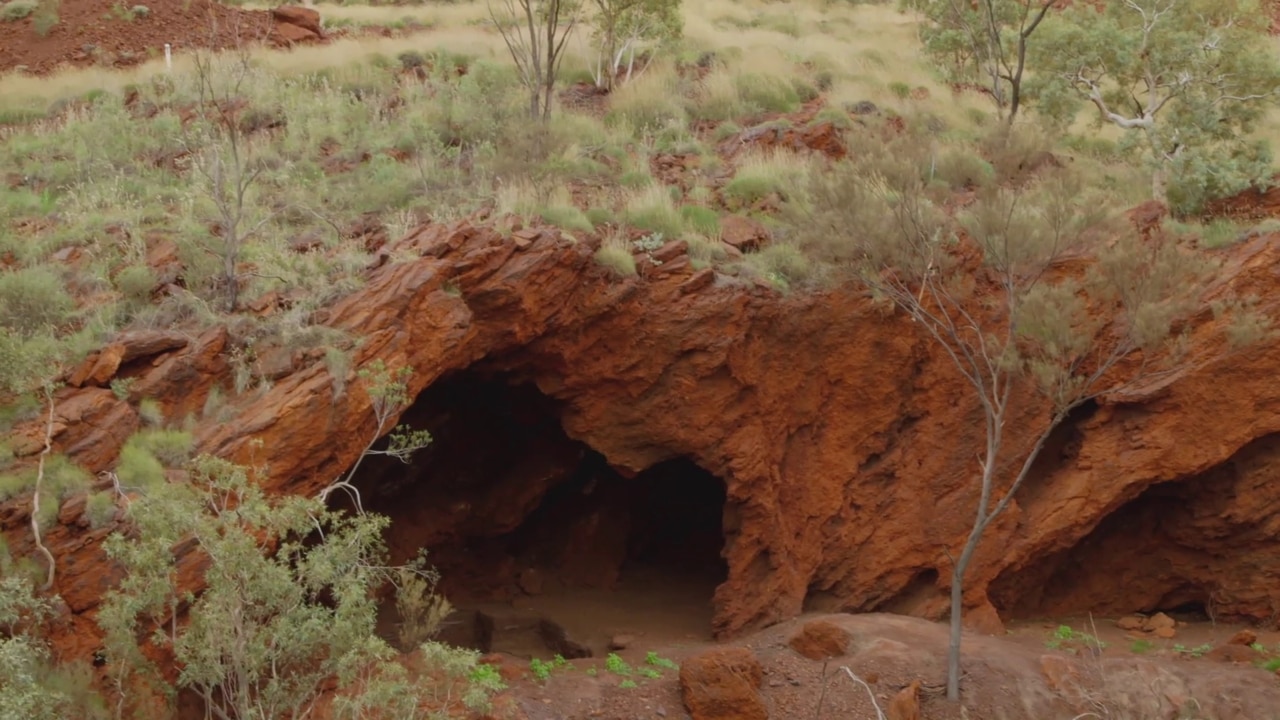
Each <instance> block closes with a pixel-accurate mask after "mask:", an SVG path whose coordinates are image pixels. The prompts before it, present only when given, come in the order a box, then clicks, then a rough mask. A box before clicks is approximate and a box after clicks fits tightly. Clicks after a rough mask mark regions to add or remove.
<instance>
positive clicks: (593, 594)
mask: <svg viewBox="0 0 1280 720" xmlns="http://www.w3.org/2000/svg"><path fill="white" fill-rule="evenodd" d="M559 412H560V411H559V408H558V406H557V404H556V403H555V402H554V401H552V400H551V399H549V398H547V397H546V396H544V395H542V394H541V393H540V392H539V391H538V390H537V389H536V388H535V387H534V386H533V385H532V384H531V383H521V382H519V381H518V379H516V378H512V377H509V376H504V375H501V374H489V373H484V372H482V371H476V370H468V371H463V372H459V373H455V374H452V375H449V376H446V377H443V378H441V379H440V380H438V381H437V382H436V383H434V384H433V385H432V386H431V387H429V388H428V389H427V390H425V391H424V392H423V393H422V394H421V395H420V396H419V397H418V398H417V400H416V401H415V403H414V405H413V406H412V407H411V408H410V409H409V410H408V411H407V412H406V413H405V415H404V417H403V418H402V419H401V422H402V423H406V424H408V425H411V426H412V427H413V428H415V429H427V430H429V431H430V432H431V435H432V443H431V445H430V446H428V447H427V448H425V449H423V450H421V451H419V452H418V453H416V454H415V455H414V457H413V460H412V462H411V464H407V465H406V464H403V463H400V462H398V461H395V460H393V459H388V458H385V457H377V456H373V457H370V458H367V459H366V460H365V462H364V464H363V465H362V466H361V468H360V471H359V473H358V475H357V478H356V480H355V484H356V485H357V486H358V487H359V488H360V491H361V495H362V498H363V502H364V505H365V508H366V509H368V510H371V511H374V512H379V513H382V514H385V515H387V516H388V517H390V518H391V527H390V529H389V530H388V536H387V540H388V545H389V547H390V550H391V554H392V561H393V562H401V561H404V560H406V559H409V558H411V557H413V556H414V555H415V554H416V553H417V552H418V550H419V549H420V548H425V549H426V550H427V552H428V557H427V559H428V562H429V563H430V564H431V565H432V566H434V567H435V568H436V569H437V570H438V571H439V572H440V576H441V580H440V583H439V590H440V591H441V592H442V593H443V594H444V595H445V596H446V597H447V598H448V599H449V601H450V602H451V603H452V604H453V605H454V607H455V608H457V610H456V611H455V612H454V613H453V614H452V615H451V616H450V617H449V619H448V620H447V621H446V623H445V626H444V629H443V631H442V633H441V635H440V639H442V640H446V641H448V642H450V643H454V644H457V645H461V646H464V647H472V648H475V649H478V650H482V651H485V652H496V651H502V652H508V653H512V654H514V655H518V656H526V657H541V658H544V659H549V658H551V657H553V656H554V655H556V654H562V655H564V656H566V657H573V656H584V655H586V654H591V655H593V656H601V655H604V654H605V653H607V652H608V651H609V648H610V645H611V643H612V642H613V641H616V640H619V639H620V638H621V639H623V640H624V641H625V638H624V637H623V636H628V637H629V638H630V639H631V640H632V641H633V642H636V643H643V644H649V643H651V642H662V643H667V644H670V643H672V642H680V641H683V640H704V639H707V638H709V637H710V632H711V619H712V604H711V600H712V595H713V593H714V592H715V589H716V587H717V586H718V585H719V584H720V583H722V582H723V581H724V580H725V578H726V574H727V568H726V566H725V563H724V561H723V560H722V558H721V552H722V548H723V545H724V522H723V521H724V515H725V512H726V507H725V491H724V484H723V483H722V482H721V481H720V480H719V479H718V478H716V477H714V476H713V475H711V474H710V473H708V472H706V471H705V470H702V469H701V468H699V467H698V466H696V465H695V464H693V463H692V462H690V461H688V460H685V459H673V460H668V461H666V462H663V463H660V464H658V465H656V466H654V467H651V468H648V469H647V470H645V471H643V472H641V473H639V474H636V475H634V476H633V477H626V476H624V475H623V474H620V473H619V472H617V471H616V470H614V469H613V468H611V467H610V466H609V464H608V462H607V461H606V459H605V458H604V457H603V456H602V455H601V454H600V453H598V452H595V451H594V450H592V449H591V448H589V447H587V446H586V445H584V444H582V443H580V442H577V441H575V440H572V439H570V438H569V437H567V436H566V434H565V432H564V430H563V428H562V426H561V423H560V420H559ZM398 624H399V620H398V613H397V612H396V609H395V606H394V602H393V601H392V600H390V599H388V600H387V601H385V602H384V604H383V608H382V618H381V627H380V630H381V631H382V633H383V634H384V635H385V636H386V637H387V639H388V640H391V641H393V642H395V636H396V628H397V627H398Z"/></svg>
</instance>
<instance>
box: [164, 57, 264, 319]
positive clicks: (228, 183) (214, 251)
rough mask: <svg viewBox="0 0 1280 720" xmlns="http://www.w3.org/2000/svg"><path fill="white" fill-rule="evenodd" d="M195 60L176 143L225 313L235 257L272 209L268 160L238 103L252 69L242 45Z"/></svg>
mask: <svg viewBox="0 0 1280 720" xmlns="http://www.w3.org/2000/svg"><path fill="white" fill-rule="evenodd" d="M191 57H192V61H193V62H194V64H195V67H194V70H193V73H192V75H191V80H192V81H193V82H194V83H195V88H194V91H195V92H194V94H195V96H196V104H195V108H194V117H193V118H192V120H191V121H190V122H189V123H186V124H184V125H183V126H182V130H181V144H182V147H183V150H184V151H185V152H186V153H188V154H189V155H190V157H191V169H192V171H193V176H192V179H193V181H194V186H195V188H194V189H195V193H194V196H193V197H192V199H191V202H192V204H193V206H194V207H195V208H196V210H197V214H198V215H202V216H205V217H207V218H208V220H210V221H211V222H210V223H209V230H210V232H211V234H212V235H213V236H214V240H213V242H205V241H203V240H196V239H194V238H193V239H192V240H193V242H195V244H196V245H197V246H198V247H199V248H200V249H201V250H202V251H203V252H204V253H206V254H207V255H209V256H211V257H212V258H214V259H216V261H217V263H218V265H219V266H220V267H219V269H218V271H217V272H216V274H215V277H216V281H215V284H216V285H218V286H220V288H221V290H222V292H223V297H224V302H225V309H226V311H227V312H235V310H236V308H237V307H238V306H239V301H240V283H241V281H242V279H243V278H242V277H241V273H240V262H241V260H242V259H243V257H244V253H245V251H246V249H247V248H248V245H249V243H250V242H251V241H252V240H253V239H254V238H255V237H256V236H257V235H258V234H259V233H260V232H261V231H262V229H263V227H264V226H266V224H267V223H268V222H270V221H271V220H272V219H273V218H274V217H275V213H273V212H267V211H265V210H264V205H265V204H266V203H265V201H264V199H263V198H261V197H260V193H261V190H262V188H261V187H260V186H261V185H262V183H261V182H260V181H261V180H263V174H264V173H265V172H266V171H267V170H268V167H269V163H268V161H267V158H266V156H265V153H264V152H263V151H262V150H261V149H260V148H259V147H258V146H257V145H255V144H254V143H253V142H252V141H251V139H250V137H249V133H248V131H247V130H248V128H247V127H246V123H245V122H244V120H243V118H242V117H241V114H240V113H239V107H240V105H241V104H242V103H243V101H244V94H245V91H246V90H247V88H248V86H249V84H250V83H251V82H252V80H253V78H254V76H255V74H256V73H258V72H260V71H258V70H257V69H255V68H254V66H253V64H252V60H251V58H250V56H249V54H248V51H247V50H239V51H237V52H235V53H229V54H225V55H214V54H212V53H208V52H204V51H196V52H193V53H192V56H191Z"/></svg>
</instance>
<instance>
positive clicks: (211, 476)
mask: <svg viewBox="0 0 1280 720" xmlns="http://www.w3.org/2000/svg"><path fill="white" fill-rule="evenodd" d="M189 471H190V476H191V477H190V482H188V483H174V484H171V483H167V482H162V483H159V484H153V485H151V486H150V487H148V488H146V491H145V492H144V493H141V494H139V495H137V496H136V497H134V498H132V499H131V500H130V502H129V504H128V517H129V519H130V520H131V521H132V522H133V523H134V526H135V527H134V529H133V531H132V532H131V533H130V534H129V535H123V534H115V535H112V536H111V537H110V538H109V539H108V540H107V542H106V550H107V553H108V555H109V556H110V557H111V558H112V559H114V560H116V561H117V562H119V563H120V564H121V565H122V566H123V568H124V570H125V572H126V575H125V578H124V580H123V581H122V583H121V585H120V586H119V588H118V589H116V590H113V591H112V592H110V593H109V594H108V595H107V598H106V600H105V602H104V604H103V607H102V609H101V612H100V615H99V623H100V624H101V625H102V627H103V629H104V630H105V631H106V636H107V649H108V654H109V661H110V663H113V664H116V665H118V666H120V667H118V668H117V670H116V672H117V673H118V676H117V681H116V686H117V688H118V690H120V691H122V692H127V688H129V687H130V685H129V678H128V677H127V675H128V674H129V673H134V672H140V673H141V674H142V675H143V676H144V677H145V680H146V681H147V682H150V683H152V684H153V685H154V686H155V687H156V689H158V690H161V691H162V692H164V693H165V694H167V695H169V696H170V697H172V696H173V691H174V689H173V688H171V687H167V686H166V684H165V682H164V681H163V679H162V674H161V673H160V672H159V671H158V670H157V668H156V667H155V666H153V665H152V663H151V661H150V660H149V659H148V658H147V656H146V654H144V653H143V652H142V649H141V646H142V643H140V642H139V639H140V638H146V637H148V636H149V637H150V638H151V641H152V642H153V643H155V645H156V646H158V647H159V648H162V649H163V650H166V651H167V652H169V653H171V654H172V656H173V658H174V660H175V661H176V663H177V665H178V667H179V668H180V672H179V675H178V679H177V687H178V688H188V689H190V690H193V691H194V692H195V693H196V694H197V695H199V696H200V697H201V698H202V699H203V701H204V703H205V706H206V708H207V709H208V712H209V713H211V715H212V716H213V717H216V718H220V719H222V720H245V719H247V718H301V717H307V716H309V715H310V714H311V713H312V712H313V709H314V708H315V706H316V702H317V701H318V699H319V698H320V695H321V690H322V688H323V687H324V684H325V683H326V682H327V681H328V680H329V678H332V677H337V678H338V681H339V694H340V695H351V697H347V698H346V699H345V700H342V701H341V702H340V703H339V706H340V707H342V708H347V709H350V708H352V707H367V706H368V702H367V698H366V699H363V700H362V699H361V697H362V696H361V693H363V692H366V691H369V692H373V691H376V692H379V693H382V694H383V696H386V695H387V694H388V693H389V694H392V695H398V696H399V699H398V700H397V702H398V703H399V704H400V705H401V706H404V707H406V708H416V706H417V704H419V702H421V701H422V700H423V699H424V696H423V695H422V694H421V693H416V692H412V690H413V684H412V683H408V682H399V681H400V680H403V679H404V677H403V674H402V672H401V671H397V670H395V669H394V668H391V667H389V666H388V665H387V663H389V662H390V659H391V658H392V657H393V655H394V652H393V650H392V649H391V648H390V647H389V646H388V645H387V644H386V643H385V642H383V641H382V640H381V639H379V638H378V637H377V636H376V634H375V624H376V620H377V606H376V600H375V598H374V595H373V590H374V589H375V588H377V587H378V586H380V585H382V584H383V583H385V582H394V581H395V580H396V579H397V577H398V572H399V571H400V570H402V569H403V568H404V567H405V566H398V567H393V566H389V565H388V563H387V558H386V548H385V545H384V543H383V540H382V534H383V531H384V530H385V528H386V526H387V523H388V521H387V519H386V518H385V517H382V516H378V515H373V514H366V513H359V514H345V513H341V512H338V511H333V510H330V509H328V508H326V507H325V505H324V502H323V501H322V500H320V499H319V498H303V497H297V496H290V497H284V498H280V499H278V500H271V499H268V498H267V497H266V496H265V495H264V494H263V492H262V490H261V489H260V488H259V487H258V486H257V485H256V484H255V483H254V482H253V481H252V480H251V479H250V478H249V476H248V474H247V473H246V472H245V470H244V469H243V468H240V467H238V466H235V465H232V464H230V463H228V462H226V461H223V460H219V459H216V458H212V457H207V456H204V457H199V458H197V459H196V460H194V461H193V462H192V463H191V465H190V466H189ZM180 544H181V545H184V546H186V547H188V548H189V552H191V553H193V554H195V555H196V556H198V557H200V558H201V559H202V561H203V563H204V564H205V565H206V567H207V569H206V570H205V572H204V588H203V589H202V590H201V591H200V592H199V593H198V594H194V593H190V592H186V591H184V590H183V589H182V588H180V587H179V586H178V583H177V571H176V569H175V567H174V561H173V552H174V551H173V548H175V546H178V545H180ZM408 567H409V568H410V569H413V570H416V571H421V562H420V561H418V562H415V563H412V564H410V565H409V566H408ZM184 608H185V614H186V620H185V622H183V621H180V620H179V615H180V614H181V613H182V611H183V610H184ZM473 665H474V663H473ZM472 670H475V668H474V667H473V668H472ZM397 678H398V679H399V680H397ZM468 679H470V678H469V676H468ZM375 681H376V682H375ZM388 683H399V684H395V687H396V688H398V691H397V692H394V693H393V692H390V691H389V690H388ZM495 689H497V687H496V686H494V685H493V684H492V683H490V684H488V685H484V686H483V688H482V689H481V690H479V691H475V692H473V693H472V694H471V695H470V696H469V698H470V702H471V703H472V704H474V705H476V706H477V707H480V706H483V704H484V703H485V702H486V701H487V699H488V697H489V695H491V694H492V692H493V691H494V690H495ZM122 699H123V698H122Z"/></svg>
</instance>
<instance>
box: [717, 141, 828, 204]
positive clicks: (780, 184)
mask: <svg viewBox="0 0 1280 720" xmlns="http://www.w3.org/2000/svg"><path fill="white" fill-rule="evenodd" d="M810 165H811V163H810V162H809V161H808V159H806V158H804V157H802V156H800V155H797V154H795V153H793V152H787V151H785V150H778V151H768V152H752V153H748V154H745V155H744V156H743V157H742V158H741V159H740V160H739V161H738V170H737V172H735V173H734V174H733V179H732V180H730V181H729V182H728V183H727V184H726V185H725V186H724V191H723V192H724V196H725V200H726V201H728V203H729V205H730V206H733V207H739V208H740V207H747V206H750V205H751V204H752V203H755V202H758V201H760V200H762V199H764V198H765V197H767V196H769V195H770V194H772V193H777V195H778V196H779V198H781V199H783V200H786V199H787V198H788V197H790V196H791V195H793V194H795V193H796V192H799V190H800V188H802V187H803V186H804V183H805V179H806V178H807V177H808V173H809V170H810Z"/></svg>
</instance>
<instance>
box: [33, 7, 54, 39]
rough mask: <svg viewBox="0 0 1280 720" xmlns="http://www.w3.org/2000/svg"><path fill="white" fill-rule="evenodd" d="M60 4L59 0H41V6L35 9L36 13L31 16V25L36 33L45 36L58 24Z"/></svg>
mask: <svg viewBox="0 0 1280 720" xmlns="http://www.w3.org/2000/svg"><path fill="white" fill-rule="evenodd" d="M58 5H59V0H40V4H39V6H38V7H37V8H36V10H35V14H34V15H33V16H32V18H31V26H32V27H33V28H35V31H36V34H37V35H39V36H40V37H44V36H46V35H48V34H49V32H50V31H51V30H53V28H54V27H55V26H56V25H57V24H58V22H59V20H60V19H59V17H58Z"/></svg>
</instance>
